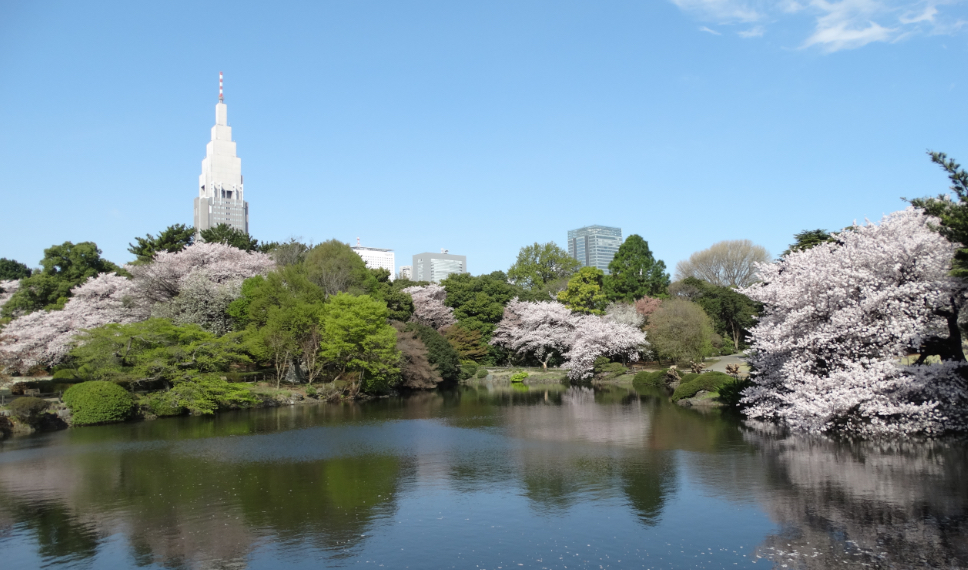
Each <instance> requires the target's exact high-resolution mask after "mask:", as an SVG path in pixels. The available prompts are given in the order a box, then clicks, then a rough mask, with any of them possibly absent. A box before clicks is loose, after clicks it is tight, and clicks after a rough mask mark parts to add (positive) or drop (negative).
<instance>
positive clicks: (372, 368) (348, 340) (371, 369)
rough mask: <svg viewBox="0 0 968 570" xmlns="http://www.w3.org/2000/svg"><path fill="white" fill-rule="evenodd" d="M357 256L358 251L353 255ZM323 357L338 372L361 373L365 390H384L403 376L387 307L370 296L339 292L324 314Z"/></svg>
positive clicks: (327, 305) (328, 303) (361, 382)
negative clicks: (389, 323)
mask: <svg viewBox="0 0 968 570" xmlns="http://www.w3.org/2000/svg"><path fill="white" fill-rule="evenodd" d="M354 255H355V254H354ZM321 322H322V342H321V346H322V350H321V351H320V358H322V359H324V360H326V361H327V362H329V363H331V364H332V365H333V366H334V367H335V368H336V370H337V371H338V375H337V379H339V378H340V377H342V376H343V375H345V374H346V373H347V372H354V373H358V374H359V380H360V388H361V389H362V390H363V391H364V392H370V393H374V392H384V391H386V390H387V389H388V388H390V387H391V386H392V385H393V384H394V383H395V382H396V381H398V380H399V378H400V368H399V362H400V353H399V351H397V349H396V342H397V335H396V331H395V330H394V329H393V327H391V326H390V325H388V324H387V308H386V305H384V304H383V303H381V302H379V301H376V300H373V299H371V298H370V297H369V296H368V295H360V296H359V297H355V296H353V295H347V294H345V293H338V294H336V295H334V296H332V297H330V299H329V301H328V302H327V303H326V305H325V310H324V311H323V314H322V319H321Z"/></svg>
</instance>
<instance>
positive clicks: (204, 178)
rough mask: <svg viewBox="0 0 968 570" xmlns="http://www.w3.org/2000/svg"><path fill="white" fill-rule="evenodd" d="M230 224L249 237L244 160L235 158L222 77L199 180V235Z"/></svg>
mask: <svg viewBox="0 0 968 570" xmlns="http://www.w3.org/2000/svg"><path fill="white" fill-rule="evenodd" d="M219 224H228V225H229V226H232V227H233V228H235V229H238V230H242V231H243V232H245V233H249V203H248V202H246V201H245V196H244V194H243V190H242V159H241V158H239V157H238V156H236V155H235V142H233V141H232V127H230V126H229V124H228V111H227V110H226V107H225V97H224V95H223V92H222V74H221V73H219V74H218V103H217V104H216V105H215V126H214V127H212V140H210V141H209V142H208V145H206V147H205V158H204V159H203V160H202V174H201V175H200V176H199V177H198V197H197V198H195V232H196V234H197V233H198V232H201V231H202V230H207V229H209V228H214V227H215V226H217V225H219Z"/></svg>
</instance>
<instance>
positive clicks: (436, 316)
mask: <svg viewBox="0 0 968 570" xmlns="http://www.w3.org/2000/svg"><path fill="white" fill-rule="evenodd" d="M402 292H403V293H406V294H408V295H410V297H411V298H412V299H413V316H412V317H411V318H410V320H411V321H415V322H418V323H420V324H422V325H426V326H428V327H431V328H434V329H437V330H438V331H439V330H443V329H445V328H447V327H449V326H450V325H453V324H455V323H457V319H455V318H454V309H452V308H450V307H448V306H447V305H445V304H444V300H445V299H447V291H446V290H445V289H444V288H443V287H441V286H440V285H437V284H436V283H431V284H430V285H426V286H423V287H419V286H416V287H407V288H406V289H403V290H402Z"/></svg>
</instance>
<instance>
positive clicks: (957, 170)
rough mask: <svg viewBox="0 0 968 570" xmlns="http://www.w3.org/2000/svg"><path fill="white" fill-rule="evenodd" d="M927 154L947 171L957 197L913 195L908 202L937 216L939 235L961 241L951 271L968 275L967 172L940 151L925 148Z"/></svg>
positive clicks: (967, 276) (954, 273) (958, 275)
mask: <svg viewBox="0 0 968 570" xmlns="http://www.w3.org/2000/svg"><path fill="white" fill-rule="evenodd" d="M928 155H929V156H930V157H931V162H933V163H935V164H937V165H938V166H940V167H941V168H942V169H944V171H945V172H947V173H948V179H949V180H951V191H952V192H954V193H955V197H956V198H957V201H955V200H952V199H951V197H950V195H948V194H940V195H938V196H937V197H936V198H915V199H913V200H910V202H911V205H912V206H914V207H916V208H921V209H923V210H924V211H925V212H927V213H928V214H930V215H932V216H935V217H937V218H939V219H940V220H941V226H940V227H939V228H938V231H940V232H941V235H943V236H944V237H946V238H948V239H949V240H950V241H952V242H954V243H957V244H960V245H961V247H960V248H959V249H958V251H956V252H955V255H954V259H953V260H952V263H951V265H952V274H953V275H955V276H957V277H962V278H968V172H965V171H964V170H963V169H962V168H961V165H960V164H958V163H957V162H955V160H954V159H949V158H948V155H946V154H945V153H943V152H928Z"/></svg>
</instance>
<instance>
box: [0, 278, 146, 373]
mask: <svg viewBox="0 0 968 570" xmlns="http://www.w3.org/2000/svg"><path fill="white" fill-rule="evenodd" d="M133 293H134V283H133V282H132V281H131V280H130V279H126V278H124V277H120V276H118V275H117V274H115V273H101V274H98V275H96V276H94V277H91V278H89V279H88V280H87V281H86V282H84V283H83V284H81V285H78V286H77V287H75V288H74V289H73V290H72V291H71V298H70V300H68V301H67V304H66V305H65V306H64V309H63V310H60V311H50V312H48V311H36V312H33V313H30V314H27V315H24V316H22V317H19V318H17V319H14V320H13V321H11V322H10V323H9V324H7V325H6V326H5V327H4V328H3V331H0V365H2V366H3V367H6V368H10V369H13V370H16V371H18V372H20V373H21V374H24V373H26V372H27V371H28V370H30V369H31V368H33V367H35V366H38V365H39V366H53V365H54V364H57V363H59V362H60V361H61V360H62V359H63V358H64V356H65V355H66V354H67V351H68V350H70V348H71V341H72V339H73V338H74V335H76V334H77V333H78V332H80V331H81V330H84V329H89V328H92V327H97V326H101V325H105V324H108V323H122V324H127V323H133V322H137V321H141V320H144V319H146V318H148V316H149V315H148V312H147V311H146V310H145V308H144V307H143V306H140V305H139V304H137V303H136V302H134V295H133Z"/></svg>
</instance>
